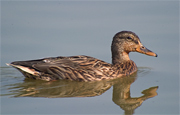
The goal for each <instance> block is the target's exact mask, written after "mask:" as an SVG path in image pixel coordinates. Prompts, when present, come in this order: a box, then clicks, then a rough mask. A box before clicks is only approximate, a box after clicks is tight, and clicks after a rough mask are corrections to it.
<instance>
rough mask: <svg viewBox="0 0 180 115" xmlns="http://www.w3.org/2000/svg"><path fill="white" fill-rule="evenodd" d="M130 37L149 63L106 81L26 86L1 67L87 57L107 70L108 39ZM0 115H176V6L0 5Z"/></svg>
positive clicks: (141, 60) (135, 56)
mask: <svg viewBox="0 0 180 115" xmlns="http://www.w3.org/2000/svg"><path fill="white" fill-rule="evenodd" d="M122 30H129V31H133V32H135V33H136V34H137V35H138V36H139V38H140V39H141V42H142V44H144V45H145V46H146V47H147V48H148V49H150V50H152V51H154V52H155V53H157V54H158V57H151V56H147V55H144V54H139V53H135V52H133V53H130V58H131V59H132V60H133V61H134V62H135V63H136V64H137V66H138V71H137V72H136V73H135V74H133V75H132V76H128V77H123V78H119V79H115V80H111V81H106V80H103V81H100V82H90V83H84V82H73V81H64V80H60V81H53V82H45V81H41V80H32V79H25V78H24V76H23V75H22V74H21V73H20V72H19V71H18V70H16V69H14V68H12V67H8V66H6V64H5V63H10V62H12V61H19V60H30V59H39V58H44V57H56V56H72V55H88V56H92V57H95V58H98V59H101V60H104V61H106V62H108V63H111V50H110V46H111V42H112V37H113V36H114V34H116V33H117V32H119V31H122ZM0 49H1V67H0V72H1V88H0V89H1V94H0V98H1V104H0V105H1V110H0V111H1V114H2V115H5V114H28V115H29V114H51V115H52V114H111V115H112V114H133V115H139V114H171V115H172V114H179V1H106V2H102V1H93V2H90V1H86V2H80V1H67V2H66V1H51V2H50V1H43V2H42V1H1V48H0Z"/></svg>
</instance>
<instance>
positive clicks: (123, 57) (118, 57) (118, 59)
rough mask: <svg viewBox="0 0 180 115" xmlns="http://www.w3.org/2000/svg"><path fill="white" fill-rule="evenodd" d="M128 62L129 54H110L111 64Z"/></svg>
mask: <svg viewBox="0 0 180 115" xmlns="http://www.w3.org/2000/svg"><path fill="white" fill-rule="evenodd" d="M127 61H130V58H129V53H127V52H112V64H113V65H115V64H118V63H124V62H127Z"/></svg>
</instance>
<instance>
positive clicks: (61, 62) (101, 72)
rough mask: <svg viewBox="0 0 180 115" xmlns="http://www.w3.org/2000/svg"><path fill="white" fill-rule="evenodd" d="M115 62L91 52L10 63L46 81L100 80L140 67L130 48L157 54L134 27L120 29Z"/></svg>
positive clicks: (128, 73) (114, 49) (114, 47)
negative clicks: (141, 39) (130, 56)
mask: <svg viewBox="0 0 180 115" xmlns="http://www.w3.org/2000/svg"><path fill="white" fill-rule="evenodd" d="M111 52H112V64H110V63H106V62H104V61H102V60H99V59H96V58H93V57H89V56H70V57H61V56H60V57H51V58H44V59H38V60H29V61H15V62H12V63H11V64H7V65H11V66H13V67H15V68H17V69H18V70H19V71H20V72H21V73H22V74H24V76H25V77H27V78H33V79H42V80H46V81H51V80H58V79H70V80H76V81H97V80H102V79H114V78H117V77H122V76H127V75H131V74H133V73H134V72H136V71H137V66H136V64H135V63H134V62H133V61H132V60H130V59H129V52H139V53H143V54H146V55H150V56H155V57H157V54H155V53H154V52H152V51H150V50H149V49H147V48H145V47H144V46H143V45H142V44H141V42H140V39H139V37H138V36H137V35H136V34H135V33H133V32H131V31H121V32H119V33H117V34H116V35H115V36H114V37H113V41H112V45H111Z"/></svg>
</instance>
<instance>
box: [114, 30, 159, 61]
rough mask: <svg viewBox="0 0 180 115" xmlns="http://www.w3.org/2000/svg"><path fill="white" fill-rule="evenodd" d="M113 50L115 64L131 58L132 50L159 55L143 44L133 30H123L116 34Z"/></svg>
mask: <svg viewBox="0 0 180 115" xmlns="http://www.w3.org/2000/svg"><path fill="white" fill-rule="evenodd" d="M111 52H112V63H113V64H116V63H121V62H123V61H128V60H130V59H129V53H130V52H139V53H143V54H146V55H149V56H154V57H157V54H156V53H154V52H152V51H151V50H149V49H147V48H146V47H145V46H143V45H142V43H141V41H140V39H139V37H138V36H137V35H136V34H135V33H133V32H131V31H121V32H118V33H117V34H115V36H114V37H113V41H112V45H111Z"/></svg>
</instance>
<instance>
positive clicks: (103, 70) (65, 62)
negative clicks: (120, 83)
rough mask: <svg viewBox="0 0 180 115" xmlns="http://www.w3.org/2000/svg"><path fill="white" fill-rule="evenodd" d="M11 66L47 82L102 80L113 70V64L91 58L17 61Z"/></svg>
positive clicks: (73, 57)
mask: <svg viewBox="0 0 180 115" xmlns="http://www.w3.org/2000/svg"><path fill="white" fill-rule="evenodd" d="M10 65H11V66H13V67H15V68H18V69H19V70H20V71H21V72H22V73H23V74H24V72H25V73H29V74H31V75H33V76H34V77H33V78H35V79H43V80H47V81H50V80H57V79H70V80H76V81H94V80H102V79H104V78H106V77H107V76H108V75H109V74H108V73H107V71H109V70H110V68H111V64H108V63H106V62H104V61H101V60H99V59H96V58H93V57H89V56H70V57H61V56H60V57H52V58H44V59H38V60H29V61H17V62H12V63H11V64H10ZM24 75H25V74H24ZM25 76H27V75H25ZM106 79H107V78H106Z"/></svg>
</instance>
